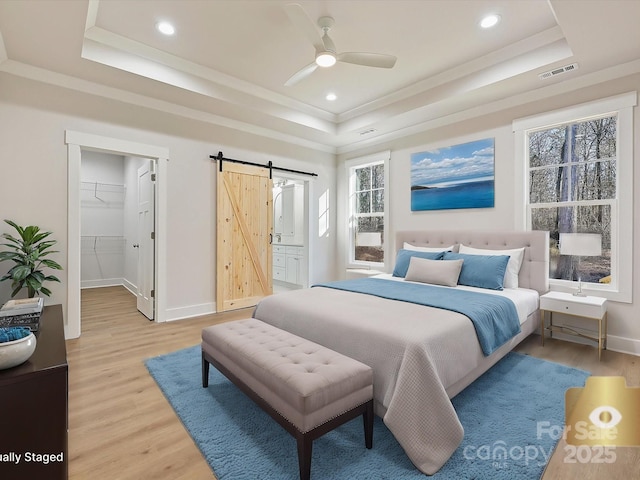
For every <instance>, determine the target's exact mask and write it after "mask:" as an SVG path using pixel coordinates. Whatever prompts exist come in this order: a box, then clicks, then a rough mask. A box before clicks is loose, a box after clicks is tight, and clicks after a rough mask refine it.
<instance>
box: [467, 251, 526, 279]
mask: <svg viewBox="0 0 640 480" xmlns="http://www.w3.org/2000/svg"><path fill="white" fill-rule="evenodd" d="M458 251H459V252H460V253H466V254H468V255H509V263H508V264H507V271H506V272H505V274H504V288H518V275H519V274H520V268H521V267H522V260H523V259H524V247H522V248H513V249H510V250H489V249H486V248H473V247H468V246H467V245H463V244H460V249H459V250H458Z"/></svg>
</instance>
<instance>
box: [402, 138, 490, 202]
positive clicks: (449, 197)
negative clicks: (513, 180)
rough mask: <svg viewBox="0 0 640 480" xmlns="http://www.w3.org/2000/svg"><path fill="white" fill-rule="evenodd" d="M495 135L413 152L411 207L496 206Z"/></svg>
mask: <svg viewBox="0 0 640 480" xmlns="http://www.w3.org/2000/svg"><path fill="white" fill-rule="evenodd" d="M493 153H494V143H493V138H489V139H484V140H478V141H475V142H469V143H464V144H460V145H454V146H451V147H446V148H441V149H438V150H429V151H426V152H419V153H413V154H411V210H412V211H419V210H445V209H454V208H490V207H493V206H494V193H495V182H494V157H493Z"/></svg>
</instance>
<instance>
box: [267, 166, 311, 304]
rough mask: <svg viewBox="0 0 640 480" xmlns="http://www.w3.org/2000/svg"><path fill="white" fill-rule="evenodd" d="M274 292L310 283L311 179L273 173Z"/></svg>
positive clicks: (306, 285)
mask: <svg viewBox="0 0 640 480" xmlns="http://www.w3.org/2000/svg"><path fill="white" fill-rule="evenodd" d="M272 247H273V292H274V293H277V292H279V291H286V290H293V289H298V288H304V287H308V286H309V180H308V179H307V178H306V177H305V178H301V177H299V176H296V175H295V174H286V173H280V172H277V173H274V176H273V244H272Z"/></svg>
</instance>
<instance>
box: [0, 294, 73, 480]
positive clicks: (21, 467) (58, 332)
mask: <svg viewBox="0 0 640 480" xmlns="http://www.w3.org/2000/svg"><path fill="white" fill-rule="evenodd" d="M36 337H37V343H36V350H35V352H34V353H33V355H32V356H31V358H29V360H27V361H26V362H25V363H23V364H21V365H18V366H16V367H13V368H9V369H7V370H0V478H1V479H2V480H14V479H15V480H26V479H34V480H39V479H42V480H45V479H46V480H58V479H66V478H67V476H68V473H67V472H68V470H67V429H68V421H67V420H68V404H67V396H68V367H67V350H66V347H65V341H64V323H63V319H62V306H61V305H52V306H47V307H45V308H44V310H43V312H42V316H41V317H40V328H39V331H38V332H37V333H36Z"/></svg>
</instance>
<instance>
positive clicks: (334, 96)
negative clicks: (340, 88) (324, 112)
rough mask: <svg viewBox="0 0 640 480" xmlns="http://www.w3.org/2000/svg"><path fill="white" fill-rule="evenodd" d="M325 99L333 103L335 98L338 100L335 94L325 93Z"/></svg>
mask: <svg viewBox="0 0 640 480" xmlns="http://www.w3.org/2000/svg"><path fill="white" fill-rule="evenodd" d="M325 98H326V99H327V100H329V101H330V102H333V101H334V100H335V99H336V98H338V96H337V95H336V94H335V93H327V96H326V97H325Z"/></svg>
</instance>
